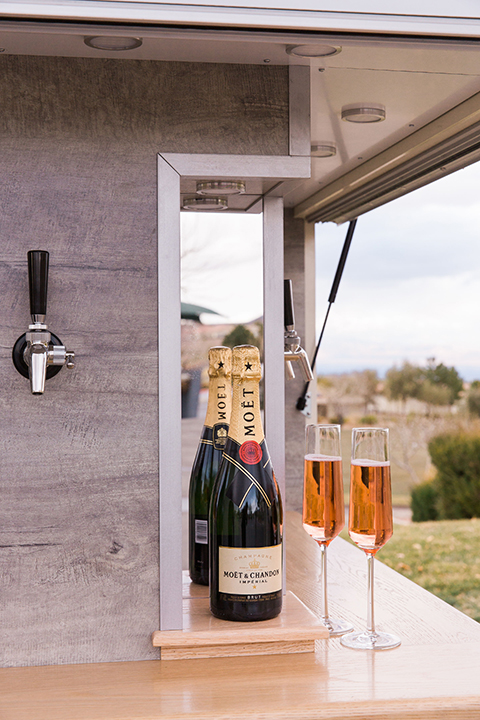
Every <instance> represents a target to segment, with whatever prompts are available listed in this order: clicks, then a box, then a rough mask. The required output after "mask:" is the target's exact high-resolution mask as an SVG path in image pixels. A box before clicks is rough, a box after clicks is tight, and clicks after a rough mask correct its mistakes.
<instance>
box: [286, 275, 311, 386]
mask: <svg viewBox="0 0 480 720" xmlns="http://www.w3.org/2000/svg"><path fill="white" fill-rule="evenodd" d="M284 326H285V335H284V353H285V363H286V371H287V375H288V377H289V378H290V379H291V380H292V379H293V378H294V377H295V372H294V370H293V366H292V362H298V363H299V365H300V370H301V372H302V375H303V379H304V380H305V382H310V380H313V373H312V368H311V367H310V363H309V362H308V357H307V353H306V352H305V350H304V349H303V348H302V347H301V345H300V342H301V341H300V338H299V337H298V335H297V333H296V332H295V314H294V309H293V293H292V281H291V280H285V281H284Z"/></svg>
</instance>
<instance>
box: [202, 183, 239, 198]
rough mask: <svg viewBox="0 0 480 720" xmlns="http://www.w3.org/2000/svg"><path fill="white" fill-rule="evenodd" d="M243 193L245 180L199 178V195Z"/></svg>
mask: <svg viewBox="0 0 480 720" xmlns="http://www.w3.org/2000/svg"><path fill="white" fill-rule="evenodd" d="M219 192H220V193H222V194H223V195H243V193H244V192H245V182H244V181H243V180H199V181H198V182H197V193H198V194H199V195H216V194H217V193H219Z"/></svg>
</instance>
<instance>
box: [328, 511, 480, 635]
mask: <svg viewBox="0 0 480 720" xmlns="http://www.w3.org/2000/svg"><path fill="white" fill-rule="evenodd" d="M341 537H344V538H346V539H347V540H348V539H349V537H348V533H347V531H346V530H345V529H344V530H343V531H342V533H341ZM377 557H378V559H379V560H380V561H381V562H383V563H385V564H386V565H388V566H389V567H391V568H393V569H394V570H397V571H398V572H400V573H401V574H402V575H405V577H407V578H409V579H410V580H413V582H416V583H417V584H418V585H421V586H422V587H424V588H425V589H426V590H429V591H430V592H432V593H433V594H434V595H437V596H438V597H440V598H442V600H445V601H446V602H448V603H450V605H453V606H454V607H456V608H457V609H458V610H461V611H462V612H464V613H465V614H466V615H469V616H470V617H472V618H473V619H474V620H477V622H480V519H478V518H473V519H471V520H441V521H437V522H424V523H412V524H411V525H395V527H394V533H393V537H392V539H391V540H390V541H389V542H388V543H387V544H386V545H385V547H383V548H382V549H381V550H379V552H378V555H377Z"/></svg>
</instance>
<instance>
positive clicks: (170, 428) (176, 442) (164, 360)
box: [157, 156, 183, 630]
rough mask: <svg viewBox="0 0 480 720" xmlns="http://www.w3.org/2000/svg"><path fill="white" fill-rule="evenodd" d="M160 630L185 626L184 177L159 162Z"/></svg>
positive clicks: (160, 158) (159, 160)
mask: <svg viewBox="0 0 480 720" xmlns="http://www.w3.org/2000/svg"><path fill="white" fill-rule="evenodd" d="M157 193H158V197H157V213H158V221H157V230H158V236H157V237H158V385H159V387H158V398H159V417H158V433H159V501H160V510H159V512H160V515H159V522H160V528H159V545H160V557H159V561H160V629H161V630H181V629H182V622H183V617H182V483H181V472H182V465H181V347H180V344H181V336H180V322H181V310H180V209H179V203H180V176H179V174H178V173H177V172H176V170H174V169H173V168H172V166H171V165H169V164H168V163H167V162H165V160H164V159H163V158H162V157H161V156H158V161H157Z"/></svg>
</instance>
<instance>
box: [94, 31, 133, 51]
mask: <svg viewBox="0 0 480 720" xmlns="http://www.w3.org/2000/svg"><path fill="white" fill-rule="evenodd" d="M83 42H84V43H85V45H88V47H92V48H95V49H96V50H117V51H119V50H134V49H135V48H138V47H140V45H141V44H142V43H143V40H142V39H141V38H134V37H116V36H114V35H98V36H97V37H86V38H84V39H83Z"/></svg>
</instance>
